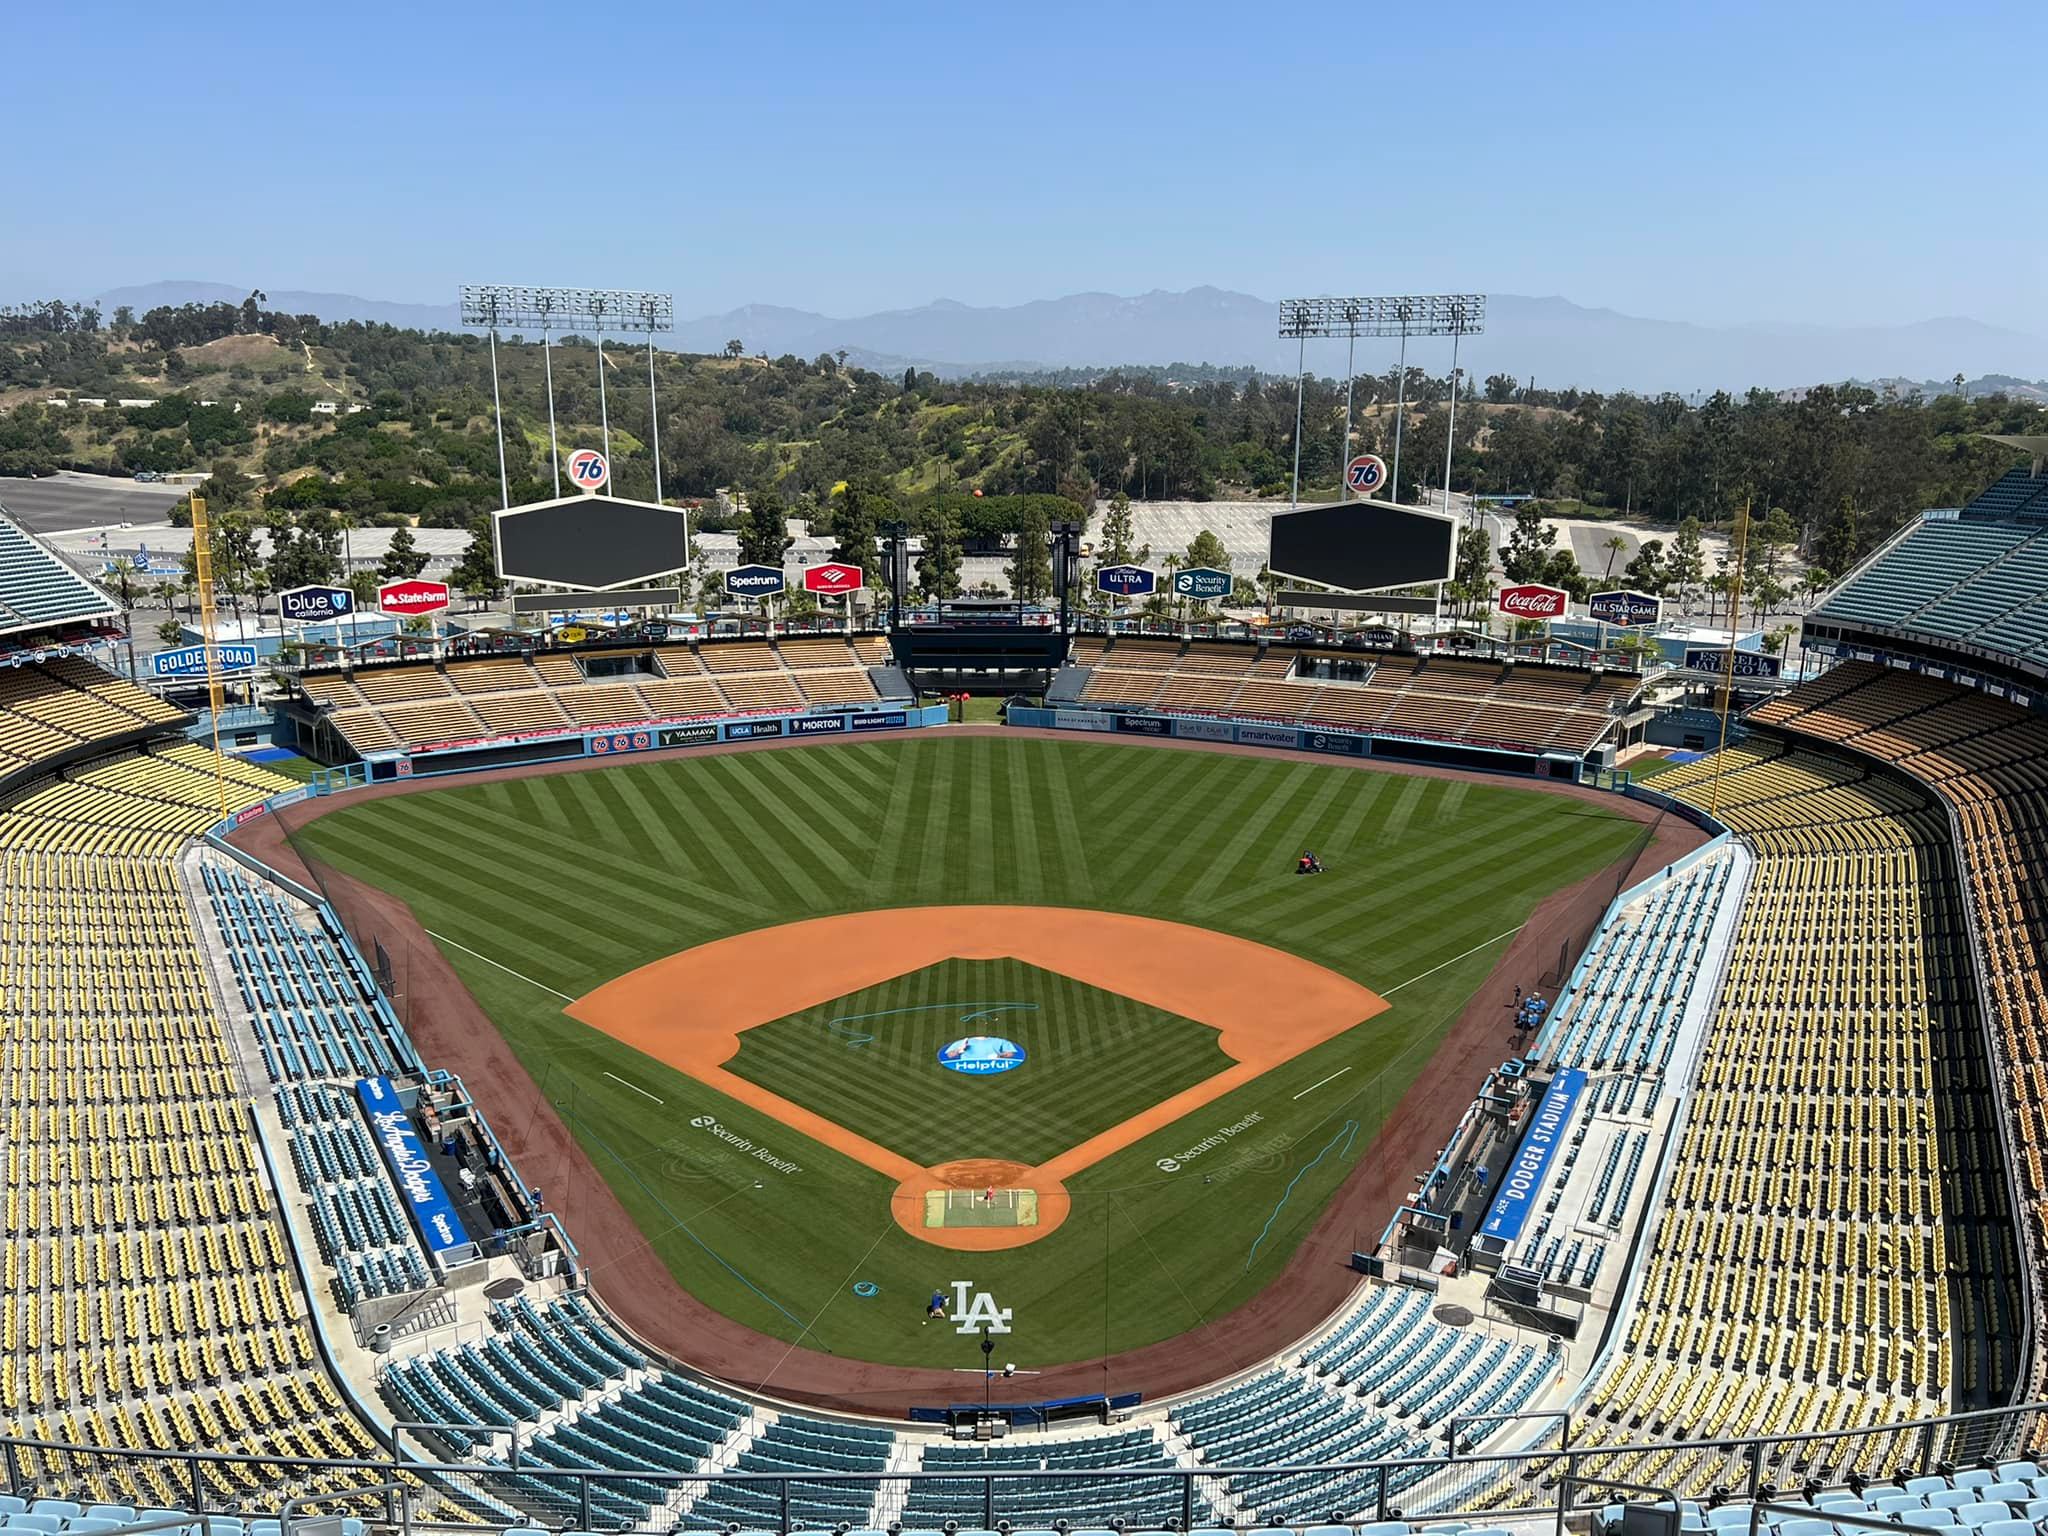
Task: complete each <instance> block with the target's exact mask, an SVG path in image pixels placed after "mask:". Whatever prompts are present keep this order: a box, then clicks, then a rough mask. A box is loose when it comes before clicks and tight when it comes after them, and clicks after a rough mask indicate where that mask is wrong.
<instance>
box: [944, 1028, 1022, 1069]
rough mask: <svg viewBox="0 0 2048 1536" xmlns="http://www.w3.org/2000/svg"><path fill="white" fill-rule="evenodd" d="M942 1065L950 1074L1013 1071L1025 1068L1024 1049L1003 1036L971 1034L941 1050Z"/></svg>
mask: <svg viewBox="0 0 2048 1536" xmlns="http://www.w3.org/2000/svg"><path fill="white" fill-rule="evenodd" d="M939 1065H940V1066H942V1067H944V1068H945V1069H946V1070H947V1071H948V1072H967V1073H971V1074H974V1075H976V1076H982V1075H986V1074H987V1073H990V1072H1011V1071H1014V1070H1016V1069H1017V1068H1018V1067H1021V1066H1023V1065H1024V1047H1023V1046H1021V1045H1019V1044H1018V1043H1017V1042H1016V1041H1014V1040H1005V1039H1003V1038H1002V1037H1001V1036H1000V1035H969V1036H968V1037H967V1038H966V1039H965V1040H955V1041H954V1042H953V1043H952V1044H951V1045H946V1046H941V1047H940V1048H939Z"/></svg>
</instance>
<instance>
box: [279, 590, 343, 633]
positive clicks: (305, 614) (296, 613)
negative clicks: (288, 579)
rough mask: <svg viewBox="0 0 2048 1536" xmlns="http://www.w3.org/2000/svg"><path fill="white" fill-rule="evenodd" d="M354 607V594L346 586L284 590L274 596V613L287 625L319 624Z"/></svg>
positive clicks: (338, 616)
mask: <svg viewBox="0 0 2048 1536" xmlns="http://www.w3.org/2000/svg"><path fill="white" fill-rule="evenodd" d="M355 607H356V595H355V593H353V592H351V591H350V590H349V589H348V588H347V587H287V588H286V589H285V590H284V591H282V592H280V593H278V594H277V610H278V612H279V613H280V614H282V615H283V617H284V621H285V622H286V623H287V624H321V623H325V622H326V621H327V620H329V619H338V618H341V617H342V616H343V615H345V614H350V613H353V612H355Z"/></svg>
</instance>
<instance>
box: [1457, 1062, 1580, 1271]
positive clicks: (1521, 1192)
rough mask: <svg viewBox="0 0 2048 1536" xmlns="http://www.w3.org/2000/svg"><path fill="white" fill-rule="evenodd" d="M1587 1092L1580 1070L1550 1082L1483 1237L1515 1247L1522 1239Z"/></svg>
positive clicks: (1483, 1228) (1489, 1213) (1503, 1180)
mask: <svg viewBox="0 0 2048 1536" xmlns="http://www.w3.org/2000/svg"><path fill="white" fill-rule="evenodd" d="M1585 1091H1586V1074H1585V1073H1584V1072H1581V1071H1580V1070H1579V1069H1578V1068H1577V1067H1567V1068H1565V1070H1564V1071H1562V1072H1560V1073H1558V1074H1557V1076H1556V1077H1554V1078H1552V1079H1551V1080H1550V1087H1549V1088H1548V1089H1546V1090H1545V1091H1544V1094H1543V1102H1542V1103H1540V1104H1538V1105H1537V1106H1536V1113H1535V1114H1534V1115H1532V1116H1530V1118H1529V1131H1528V1134H1527V1135H1525V1136H1524V1137H1523V1138H1522V1144H1521V1146H1519V1147H1517V1148H1516V1149H1515V1156H1514V1161H1512V1162H1510V1163H1509V1164H1508V1166H1507V1171H1506V1172H1505V1173H1504V1174H1502V1175H1501V1181H1500V1193H1499V1194H1498V1195H1496V1196H1494V1200H1493V1204H1492V1205H1491V1206H1489V1207H1488V1208H1487V1211H1486V1220H1484V1221H1482V1222H1481V1223H1480V1224H1479V1233H1480V1235H1481V1236H1482V1237H1491V1238H1496V1239H1498V1240H1499V1241H1500V1242H1502V1243H1512V1242H1514V1241H1515V1239H1517V1238H1518V1237H1520V1236H1521V1235H1522V1228H1523V1227H1525V1226H1526V1225H1528V1222H1529V1212H1530V1211H1531V1210H1532V1209H1533V1208H1534V1206H1535V1203H1536V1195H1537V1193H1538V1191H1540V1190H1541V1189H1542V1188H1543V1176H1544V1175H1545V1174H1546V1173H1548V1172H1549V1171H1550V1164H1551V1160H1552V1159H1553V1158H1555V1157H1556V1156H1557V1149H1558V1148H1559V1147H1560V1146H1562V1145H1564V1142H1565V1138H1566V1137H1567V1136H1569V1135H1570V1134H1571V1125H1572V1111H1573V1110H1574V1109H1576V1108H1577V1107H1578V1103H1579V1095H1580V1094H1582V1093H1584V1092H1585Z"/></svg>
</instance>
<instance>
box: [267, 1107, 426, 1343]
mask: <svg viewBox="0 0 2048 1536" xmlns="http://www.w3.org/2000/svg"><path fill="white" fill-rule="evenodd" d="M277 1109H278V1114H279V1116H280V1117H281V1118H282V1119H283V1121H284V1124H285V1131H286V1134H287V1135H288V1136H289V1138H290V1141H291V1149H292V1161H293V1163H295V1164H296V1165H297V1167H298V1170H299V1180H300V1182H301V1184H302V1185H303V1186H304V1187H305V1189H306V1192H307V1193H308V1194H309V1195H310V1196H311V1198H312V1219H313V1229H314V1232H315V1234H316V1236H317V1238H318V1241H319V1244H320V1256H321V1257H322V1258H324V1259H325V1260H326V1261H327V1262H328V1264H329V1265H331V1266H332V1267H333V1269H334V1271H335V1288H336V1292H337V1294H338V1296H339V1299H340V1301H341V1304H342V1306H344V1307H353V1306H354V1305H355V1304H356V1303H357V1302H359V1301H361V1300H363V1299H364V1298H365V1297H372V1296H393V1295H399V1294H403V1293H406V1292H410V1291H418V1290H424V1289H425V1288H426V1287H427V1286H429V1285H431V1284H432V1283H433V1275H432V1272H431V1271H430V1270H429V1269H428V1268H427V1260H426V1256H425V1255H424V1254H423V1253H421V1251H420V1246H419V1244H418V1242H416V1241H415V1240H414V1238H413V1233H412V1228H411V1226H410V1225H409V1224H408V1223H407V1221H406V1217H405V1212H404V1211H403V1210H402V1209H401V1208H400V1206H399V1203H398V1196H397V1195H396V1194H395V1193H393V1191H392V1188H391V1181H390V1178H389V1176H388V1175H387V1173H386V1171H385V1166H384V1159H383V1157H382V1156H381V1155H379V1153H378V1151H377V1148H376V1146H375V1144H374V1143H373V1142H372V1141H371V1140H370V1133H369V1132H368V1130H366V1129H365V1128H364V1126H363V1117H362V1112H361V1111H360V1109H358V1107H357V1103H356V1097H355V1095H354V1094H353V1093H351V1092H349V1090H347V1089H346V1088H339V1087H335V1086H333V1085H331V1084H327V1083H307V1084H298V1083H292V1084H287V1085H286V1086H285V1087H283V1088H282V1089H280V1090H279V1091H278V1095H277Z"/></svg>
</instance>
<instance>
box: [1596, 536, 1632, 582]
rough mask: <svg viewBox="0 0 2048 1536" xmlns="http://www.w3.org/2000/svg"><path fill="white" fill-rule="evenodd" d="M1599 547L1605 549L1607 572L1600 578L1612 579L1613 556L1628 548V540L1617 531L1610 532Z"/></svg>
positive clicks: (1604, 579)
mask: <svg viewBox="0 0 2048 1536" xmlns="http://www.w3.org/2000/svg"><path fill="white" fill-rule="evenodd" d="M1600 547H1601V548H1602V549H1604V550H1606V551H1607V574H1606V575H1604V576H1602V577H1601V578H1600V579H1601V580H1602V581H1612V580H1613V579H1614V557H1615V556H1616V555H1619V554H1620V553H1621V552H1622V551H1623V550H1624V549H1627V548H1628V540H1627V539H1624V538H1623V537H1622V536H1621V535H1620V534H1618V533H1610V534H1609V535H1607V538H1606V540H1605V541H1604V542H1603V543H1602V544H1601V545H1600Z"/></svg>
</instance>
